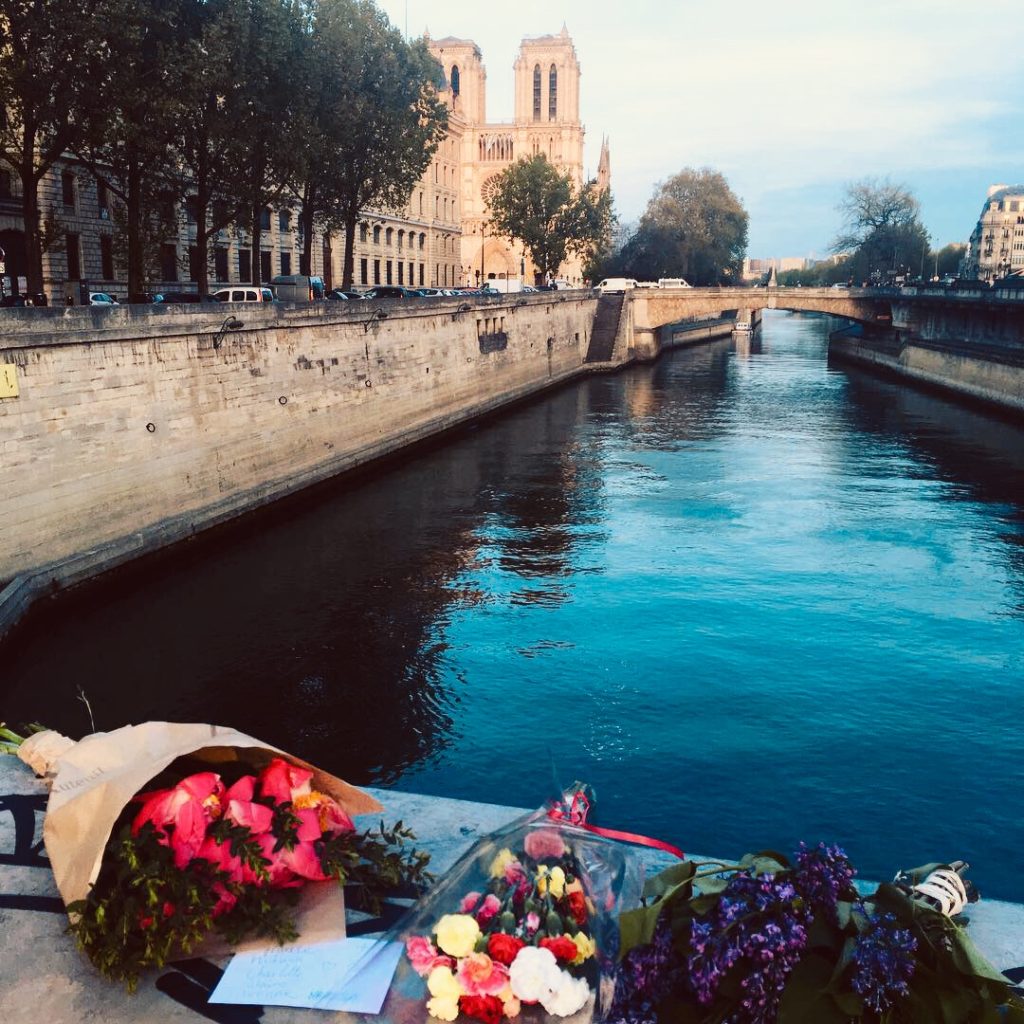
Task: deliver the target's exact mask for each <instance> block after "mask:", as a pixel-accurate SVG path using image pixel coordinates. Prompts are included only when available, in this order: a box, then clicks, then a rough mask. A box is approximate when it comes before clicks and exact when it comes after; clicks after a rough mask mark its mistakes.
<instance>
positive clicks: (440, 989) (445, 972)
mask: <svg viewBox="0 0 1024 1024" xmlns="http://www.w3.org/2000/svg"><path fill="white" fill-rule="evenodd" d="M427 988H428V989H430V994H431V995H432V996H436V997H437V998H438V999H443V1000H448V999H454V1000H455V1001H456V1002H458V999H459V996H461V995H464V994H465V993H464V992H463V991H462V986H461V985H460V984H459V979H458V978H456V977H455V975H454V974H452V972H451V971H450V970H449V969H448V968H447V967H435V968H434V969H433V970H432V971H431V972H430V975H429V977H428V978H427Z"/></svg>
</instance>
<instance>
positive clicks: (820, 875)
mask: <svg viewBox="0 0 1024 1024" xmlns="http://www.w3.org/2000/svg"><path fill="white" fill-rule="evenodd" d="M855 874H856V872H855V871H854V870H853V867H852V866H851V864H850V862H849V860H847V857H846V854H845V852H844V851H843V850H841V849H840V848H839V847H838V846H826V845H825V844H824V843H818V845H817V846H816V847H815V848H814V849H809V848H808V847H807V846H806V845H805V844H804V843H801V844H800V849H799V851H798V852H797V855H796V868H795V869H794V871H793V884H794V885H795V886H796V889H797V891H798V892H799V893H800V895H801V896H803V898H804V899H805V900H807V902H808V903H809V904H810V905H811V913H812V914H817V913H818V912H819V911H821V910H824V911H825V913H826V914H827V915H828V917H829V919H830V920H831V921H832V923H833V924H836V923H838V918H837V915H836V900H837V899H839V897H840V895H841V894H842V893H844V892H846V891H847V890H848V889H849V888H850V886H851V884H852V882H853V876H854V875H855Z"/></svg>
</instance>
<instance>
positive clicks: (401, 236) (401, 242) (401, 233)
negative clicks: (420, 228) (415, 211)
mask: <svg viewBox="0 0 1024 1024" xmlns="http://www.w3.org/2000/svg"><path fill="white" fill-rule="evenodd" d="M404 244H405V232H404V231H402V230H399V232H398V249H399V252H401V249H402V246H403V245H404Z"/></svg>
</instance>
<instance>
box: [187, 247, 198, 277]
mask: <svg viewBox="0 0 1024 1024" xmlns="http://www.w3.org/2000/svg"><path fill="white" fill-rule="evenodd" d="M188 279H189V280H190V281H198V280H199V260H198V259H197V258H196V247H195V246H194V245H190V246H189V247H188Z"/></svg>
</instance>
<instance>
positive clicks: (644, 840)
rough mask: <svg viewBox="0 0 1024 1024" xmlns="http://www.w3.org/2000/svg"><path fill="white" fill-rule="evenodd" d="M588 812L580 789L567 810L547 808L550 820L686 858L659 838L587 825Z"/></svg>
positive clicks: (585, 797)
mask: <svg viewBox="0 0 1024 1024" xmlns="http://www.w3.org/2000/svg"><path fill="white" fill-rule="evenodd" d="M589 813H590V801H589V800H588V799H587V796H586V794H585V793H584V792H583V791H582V790H576V792H575V793H573V795H572V799H571V800H570V801H569V809H568V811H566V810H565V809H564V807H562V806H561V805H559V804H553V805H552V806H551V808H550V809H549V810H548V817H549V818H550V819H551V820H552V821H565V822H568V823H569V824H570V825H575V826H576V827H577V828H582V829H585V830H586V831H587V832H593V833H594V835H598V836H603V837H604V838H605V839H617V840H618V841H619V842H622V843H633V844H634V845H636V846H649V847H651V849H653V850H662V851H664V852H665V853H671V854H672V855H673V856H674V857H678V858H679V859H680V860H686V854H685V853H683V851H682V850H680V849H679V847H678V846H673V845H672V844H671V843H666V842H664V841H662V840H661V839H652V838H651V837H650V836H642V835H638V834H637V833H636V832H619V831H618V830H617V829H614V828H599V827H598V826H597V825H589V824H587V815H588V814H589Z"/></svg>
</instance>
